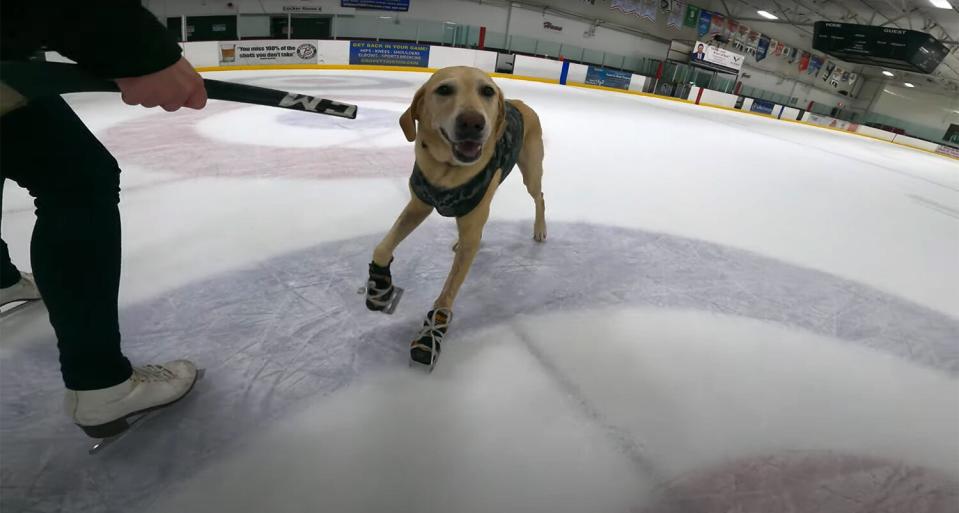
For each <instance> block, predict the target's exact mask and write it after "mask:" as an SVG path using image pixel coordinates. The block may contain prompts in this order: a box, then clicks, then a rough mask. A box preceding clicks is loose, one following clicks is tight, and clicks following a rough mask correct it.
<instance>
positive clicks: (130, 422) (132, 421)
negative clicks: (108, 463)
mask: <svg viewBox="0 0 959 513" xmlns="http://www.w3.org/2000/svg"><path fill="white" fill-rule="evenodd" d="M205 375H206V369H197V371H196V379H195V380H194V381H193V386H196V384H197V382H198V381H200V380H201V379H203V377H204V376H205ZM193 386H191V387H190V390H188V391H187V393H185V394H183V396H181V397H180V399H177V400H176V401H173V402H172V403H170V404H165V405H161V406H157V407H154V408H153V409H150V410H147V411H144V412H143V413H140V414H137V415H134V416H132V417H130V418H128V419H127V428H126V429H124V430H123V432H121V433H117V434H116V435H113V436H108V437H106V438H102V439H100V440H99V441H97V442H96V443H94V444H93V446H92V447H90V450H88V451H87V454H90V455H93V454H97V453H98V452H100V451H102V450H103V449H105V448H107V447H109V446H111V445H113V444H114V443H116V442H117V441H119V440H120V439H122V438H123V437H125V436H127V435H128V434H130V432H131V431H133V429H134V427H136V426H137V425H138V424H139V423H140V421H142V420H144V419H146V418H147V417H150V416H152V415H155V414H157V413H159V412H160V411H161V410H165V409H166V408H168V407H170V406H173V405H174V404H176V403H178V402H179V401H180V400H181V399H183V398H184V397H186V396H188V395H190V392H192V391H193Z"/></svg>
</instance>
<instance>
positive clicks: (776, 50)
mask: <svg viewBox="0 0 959 513" xmlns="http://www.w3.org/2000/svg"><path fill="white" fill-rule="evenodd" d="M784 46H785V45H784V44H783V43H782V41H776V40H775V39H773V40H772V41H770V42H769V47H770V48H772V49H773V55H775V56H776V57H780V56H782V54H783V47H784Z"/></svg>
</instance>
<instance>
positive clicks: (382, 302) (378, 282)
mask: <svg viewBox="0 0 959 513" xmlns="http://www.w3.org/2000/svg"><path fill="white" fill-rule="evenodd" d="M390 263H393V261H392V260H390ZM358 292H359V293H360V294H366V308H368V309H370V310H372V311H374V312H383V313H385V314H392V313H393V312H394V311H396V305H398V304H399V303H400V299H401V298H402V297H403V289H401V288H399V287H394V286H393V276H392V275H391V274H390V266H389V264H387V265H386V267H380V266H378V265H376V262H370V277H369V280H368V281H367V282H366V287H362V288H360V290H359V291H358Z"/></svg>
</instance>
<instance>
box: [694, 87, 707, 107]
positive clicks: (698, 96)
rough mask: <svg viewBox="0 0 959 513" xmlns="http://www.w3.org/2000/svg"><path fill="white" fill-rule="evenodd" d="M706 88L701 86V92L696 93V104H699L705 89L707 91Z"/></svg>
mask: <svg viewBox="0 0 959 513" xmlns="http://www.w3.org/2000/svg"><path fill="white" fill-rule="evenodd" d="M705 90H706V88H705V87H700V88H699V92H698V93H696V105H699V100H700V99H701V98H702V97H703V91H705Z"/></svg>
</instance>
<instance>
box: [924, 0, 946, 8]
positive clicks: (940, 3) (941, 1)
mask: <svg viewBox="0 0 959 513" xmlns="http://www.w3.org/2000/svg"><path fill="white" fill-rule="evenodd" d="M929 3H930V4H932V6H933V7H938V8H940V9H952V6H951V5H949V0H929Z"/></svg>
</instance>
